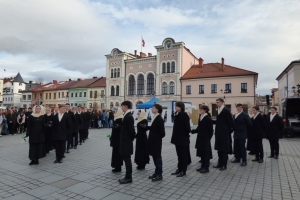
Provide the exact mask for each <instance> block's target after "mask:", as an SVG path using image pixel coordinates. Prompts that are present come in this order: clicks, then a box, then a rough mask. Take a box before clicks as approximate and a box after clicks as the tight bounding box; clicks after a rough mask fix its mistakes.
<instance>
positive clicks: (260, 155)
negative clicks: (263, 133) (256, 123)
mask: <svg viewBox="0 0 300 200" xmlns="http://www.w3.org/2000/svg"><path fill="white" fill-rule="evenodd" d="M252 141H253V147H254V148H253V149H254V152H255V157H256V158H257V159H264V148H263V143H262V139H261V138H258V139H253V140H252Z"/></svg>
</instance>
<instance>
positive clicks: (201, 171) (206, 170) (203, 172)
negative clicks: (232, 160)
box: [200, 169, 209, 174]
mask: <svg viewBox="0 0 300 200" xmlns="http://www.w3.org/2000/svg"><path fill="white" fill-rule="evenodd" d="M208 172H209V170H208V169H201V170H200V173H201V174H206V173H208Z"/></svg>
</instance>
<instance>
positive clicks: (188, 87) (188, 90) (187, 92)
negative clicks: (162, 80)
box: [186, 85, 192, 94]
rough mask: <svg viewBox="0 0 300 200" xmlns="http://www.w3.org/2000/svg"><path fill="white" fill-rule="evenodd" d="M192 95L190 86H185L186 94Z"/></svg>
mask: <svg viewBox="0 0 300 200" xmlns="http://www.w3.org/2000/svg"><path fill="white" fill-rule="evenodd" d="M191 93H192V86H190V85H187V86H186V94H191Z"/></svg>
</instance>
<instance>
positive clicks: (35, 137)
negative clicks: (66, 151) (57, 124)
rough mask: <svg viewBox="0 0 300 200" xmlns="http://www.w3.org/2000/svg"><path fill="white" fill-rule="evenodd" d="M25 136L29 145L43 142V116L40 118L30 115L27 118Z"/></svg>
mask: <svg viewBox="0 0 300 200" xmlns="http://www.w3.org/2000/svg"><path fill="white" fill-rule="evenodd" d="M26 136H29V143H30V144H36V143H42V142H45V118H44V116H43V115H42V116H40V117H34V116H32V115H30V116H29V117H28V124H27V133H26Z"/></svg>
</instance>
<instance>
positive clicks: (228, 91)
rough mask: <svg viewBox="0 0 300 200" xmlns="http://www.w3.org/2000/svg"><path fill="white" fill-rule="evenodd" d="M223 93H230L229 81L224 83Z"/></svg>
mask: <svg viewBox="0 0 300 200" xmlns="http://www.w3.org/2000/svg"><path fill="white" fill-rule="evenodd" d="M225 93H231V83H228V84H225Z"/></svg>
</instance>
